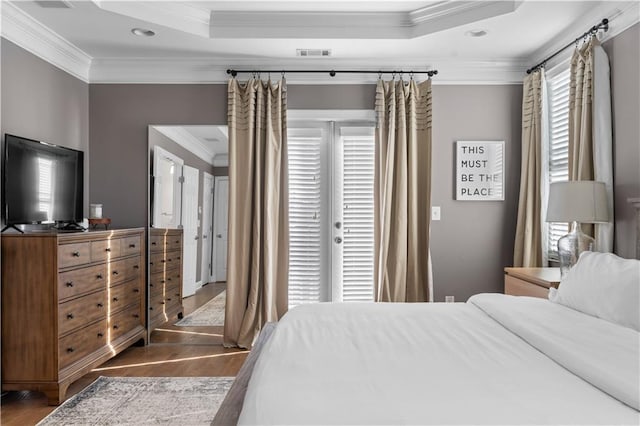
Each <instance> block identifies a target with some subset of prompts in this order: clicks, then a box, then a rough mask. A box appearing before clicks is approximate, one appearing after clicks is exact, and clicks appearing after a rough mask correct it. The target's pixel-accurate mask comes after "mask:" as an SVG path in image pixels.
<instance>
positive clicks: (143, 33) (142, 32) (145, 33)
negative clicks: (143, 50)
mask: <svg viewBox="0 0 640 426" xmlns="http://www.w3.org/2000/svg"><path fill="white" fill-rule="evenodd" d="M131 32H132V33H133V34H134V35H137V36H140V37H153V36H154V35H156V33H155V32H154V31H151V30H148V29H146V28H134V29H132V30H131Z"/></svg>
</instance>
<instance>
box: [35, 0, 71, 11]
mask: <svg viewBox="0 0 640 426" xmlns="http://www.w3.org/2000/svg"><path fill="white" fill-rule="evenodd" d="M35 3H36V4H38V6H40V7H44V8H45V9H71V8H72V7H73V5H72V4H71V2H69V1H66V0H39V1H38V0H36V2H35Z"/></svg>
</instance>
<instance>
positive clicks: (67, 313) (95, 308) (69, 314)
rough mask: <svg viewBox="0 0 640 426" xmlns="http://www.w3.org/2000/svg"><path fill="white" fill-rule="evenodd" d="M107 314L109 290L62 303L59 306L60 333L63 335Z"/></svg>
mask: <svg viewBox="0 0 640 426" xmlns="http://www.w3.org/2000/svg"><path fill="white" fill-rule="evenodd" d="M106 315H107V292H106V291H104V290H102V291H99V292H97V293H91V294H87V295H86V296H82V297H78V298H77V299H73V300H70V301H68V302H64V303H61V304H60V306H59V308H58V334H59V335H60V336H63V335H65V334H67V333H69V332H70V331H73V330H75V329H77V328H80V327H83V326H85V325H87V324H89V323H92V322H94V321H97V320H99V319H103V318H106Z"/></svg>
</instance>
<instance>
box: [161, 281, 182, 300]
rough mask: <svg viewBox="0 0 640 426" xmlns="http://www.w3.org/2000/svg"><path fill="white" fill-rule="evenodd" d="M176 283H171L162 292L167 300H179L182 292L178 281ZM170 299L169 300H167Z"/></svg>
mask: <svg viewBox="0 0 640 426" xmlns="http://www.w3.org/2000/svg"><path fill="white" fill-rule="evenodd" d="M177 284H178V285H172V286H171V287H168V288H167V289H166V290H165V292H164V297H165V299H166V300H167V301H169V302H170V301H172V300H178V301H179V300H180V299H181V297H180V295H181V294H182V293H181V291H180V285H179V283H177ZM169 299H171V300H169Z"/></svg>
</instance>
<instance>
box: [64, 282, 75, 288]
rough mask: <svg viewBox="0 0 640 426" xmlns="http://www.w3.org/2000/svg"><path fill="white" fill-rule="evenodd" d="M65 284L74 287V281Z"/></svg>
mask: <svg viewBox="0 0 640 426" xmlns="http://www.w3.org/2000/svg"><path fill="white" fill-rule="evenodd" d="M65 284H66V285H67V287H73V281H67V282H66V283H65Z"/></svg>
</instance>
